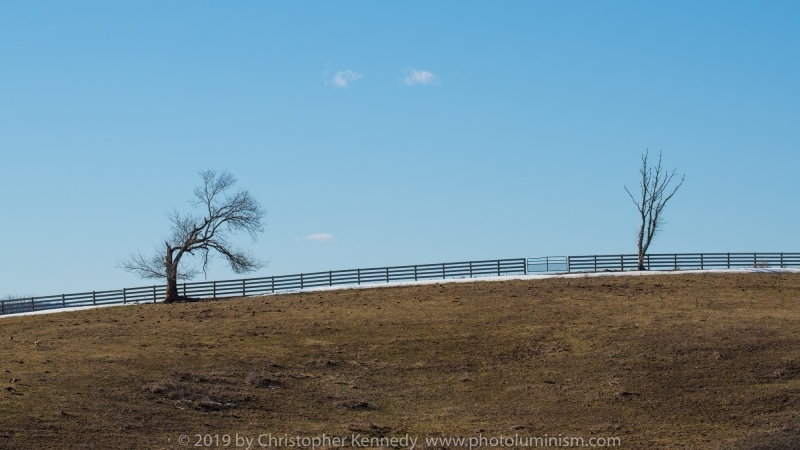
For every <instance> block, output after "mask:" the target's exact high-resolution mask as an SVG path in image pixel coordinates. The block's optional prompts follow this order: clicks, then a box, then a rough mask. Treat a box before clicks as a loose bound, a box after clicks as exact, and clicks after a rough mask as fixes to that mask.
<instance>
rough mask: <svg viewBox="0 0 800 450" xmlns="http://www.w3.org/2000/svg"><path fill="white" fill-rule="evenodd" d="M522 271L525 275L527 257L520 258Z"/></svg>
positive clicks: (526, 271)
mask: <svg viewBox="0 0 800 450" xmlns="http://www.w3.org/2000/svg"><path fill="white" fill-rule="evenodd" d="M522 273H524V274H525V275H527V274H528V258H524V259H523V260H522Z"/></svg>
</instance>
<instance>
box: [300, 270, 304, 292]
mask: <svg viewBox="0 0 800 450" xmlns="http://www.w3.org/2000/svg"><path fill="white" fill-rule="evenodd" d="M300 289H301V290H302V289H303V274H302V273H301V274H300Z"/></svg>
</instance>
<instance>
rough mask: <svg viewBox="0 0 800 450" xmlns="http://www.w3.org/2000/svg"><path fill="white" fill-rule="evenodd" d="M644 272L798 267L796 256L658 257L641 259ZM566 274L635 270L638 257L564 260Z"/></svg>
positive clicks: (771, 254) (743, 254)
mask: <svg viewBox="0 0 800 450" xmlns="http://www.w3.org/2000/svg"><path fill="white" fill-rule="evenodd" d="M643 262H644V267H645V269H647V270H691V269H700V270H704V269H735V268H737V267H738V268H742V267H798V266H800V253H757V252H756V253H662V254H650V255H645V257H644V261H643ZM566 267H567V272H597V271H605V270H636V268H637V267H638V257H637V255H635V254H628V255H591V256H567V257H566Z"/></svg>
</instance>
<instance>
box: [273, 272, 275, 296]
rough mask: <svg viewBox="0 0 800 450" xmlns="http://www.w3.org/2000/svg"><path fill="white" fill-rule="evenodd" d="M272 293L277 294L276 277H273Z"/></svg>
mask: <svg viewBox="0 0 800 450" xmlns="http://www.w3.org/2000/svg"><path fill="white" fill-rule="evenodd" d="M272 293H273V294H274V293H275V275H273V276H272Z"/></svg>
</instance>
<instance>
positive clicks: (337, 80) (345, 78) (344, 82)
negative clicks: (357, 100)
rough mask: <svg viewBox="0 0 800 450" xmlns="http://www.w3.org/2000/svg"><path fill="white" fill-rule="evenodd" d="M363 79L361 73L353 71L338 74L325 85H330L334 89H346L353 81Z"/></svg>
mask: <svg viewBox="0 0 800 450" xmlns="http://www.w3.org/2000/svg"><path fill="white" fill-rule="evenodd" d="M359 78H361V74H360V73H355V72H353V71H352V70H345V71H340V72H336V74H335V75H334V76H333V78H332V79H331V80H330V81H326V82H325V84H330V85H332V86H334V87H338V88H345V87H347V86H348V85H349V84H350V83H352V82H353V81H356V80H357V79H359Z"/></svg>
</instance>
